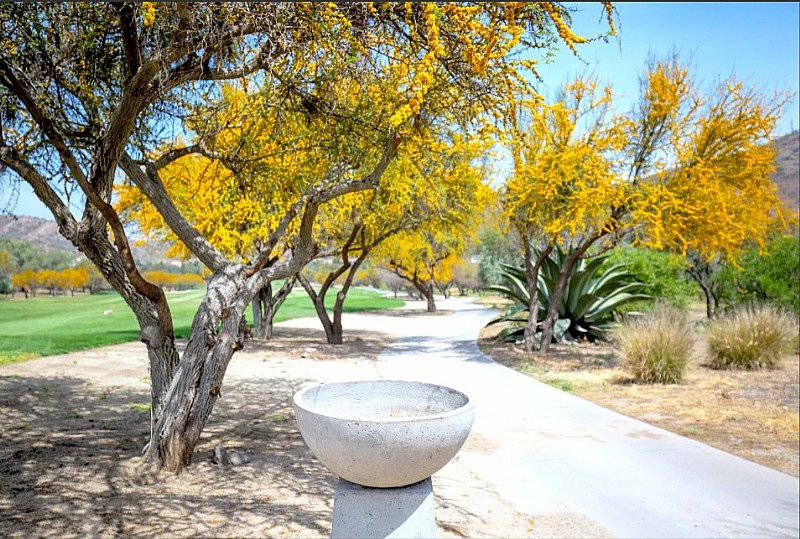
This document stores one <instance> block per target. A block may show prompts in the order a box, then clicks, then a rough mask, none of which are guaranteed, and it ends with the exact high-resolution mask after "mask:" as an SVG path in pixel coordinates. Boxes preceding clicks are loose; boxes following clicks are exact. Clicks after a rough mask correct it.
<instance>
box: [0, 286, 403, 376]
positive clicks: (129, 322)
mask: <svg viewBox="0 0 800 539" xmlns="http://www.w3.org/2000/svg"><path fill="white" fill-rule="evenodd" d="M204 293H205V290H190V291H185V292H172V293H168V294H167V298H168V300H169V304H170V308H171V309H172V316H173V319H174V320H175V334H176V336H178V337H187V336H188V334H189V328H190V326H191V323H192V318H193V317H194V314H195V312H196V311H197V306H198V305H199V304H200V300H201V299H202V297H203V294H204ZM334 297H335V296H334V294H333V293H329V294H328V298H329V299H330V300H331V303H332V302H333V299H334ZM402 305H403V302H402V301H401V300H397V299H391V298H385V297H383V296H382V295H380V294H379V293H377V292H374V291H368V290H359V289H354V290H351V291H350V293H349V294H348V297H347V301H346V302H345V307H344V310H345V312H356V311H366V310H372V309H388V308H392V307H399V306H402ZM303 316H316V314H315V312H314V307H313V305H312V304H311V301H310V300H309V299H308V296H307V295H306V293H305V292H304V291H303V290H295V291H294V292H292V294H291V295H290V296H289V297H288V298H287V299H286V302H285V303H284V304H283V305H282V306H281V308H280V310H279V311H278V314H277V315H276V317H275V321H276V322H280V321H283V320H289V319H291V318H299V317H303ZM247 317H248V320H252V317H251V313H249V312H248V315H247ZM138 338H139V327H138V325H137V323H136V318H135V317H134V316H133V313H132V312H131V310H130V309H129V308H128V306H127V305H126V304H125V302H123V301H122V299H121V298H120V297H119V296H118V295H117V294H116V293H106V294H97V295H93V296H75V297H69V296H59V297H56V298H52V297H36V298H29V299H21V298H20V297H19V296H18V297H17V298H16V299H13V300H11V299H0V364H3V363H10V362H13V361H21V360H24V359H30V358H34V357H40V356H50V355H54V354H63V353H66V352H74V351H77V350H85V349H88V348H95V347H97V346H104V345H108V344H118V343H123V342H129V341H135V340H137V339H138Z"/></svg>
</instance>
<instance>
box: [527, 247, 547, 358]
mask: <svg viewBox="0 0 800 539" xmlns="http://www.w3.org/2000/svg"><path fill="white" fill-rule="evenodd" d="M523 243H524V244H525V284H526V286H527V287H528V293H529V300H528V321H527V323H526V324H525V351H526V352H533V351H534V349H535V348H536V326H537V325H538V322H539V269H540V268H541V267H542V263H543V262H544V261H545V259H546V258H547V257H548V256H550V252H551V251H552V250H553V246H552V245H548V246H547V247H546V248H545V249H544V250H543V251H542V252H541V253H540V254H539V256H538V257H537V259H536V262H533V261H532V255H533V253H534V252H535V251H534V250H533V249H532V248H531V243H530V241H527V240H523Z"/></svg>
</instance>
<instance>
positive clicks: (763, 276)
mask: <svg viewBox="0 0 800 539" xmlns="http://www.w3.org/2000/svg"><path fill="white" fill-rule="evenodd" d="M735 277H736V282H737V284H738V290H739V291H740V294H741V295H742V296H743V298H744V300H746V301H747V300H753V299H755V300H761V301H762V302H763V301H769V302H770V303H773V304H776V305H779V306H780V307H782V308H785V309H789V310H791V311H792V312H794V313H795V314H800V239H798V236H797V235H794V236H779V237H776V238H773V239H771V240H770V241H769V242H768V243H767V245H766V246H765V248H764V249H763V250H759V249H758V248H757V247H753V248H751V249H749V250H748V251H746V252H745V254H744V256H743V257H742V261H741V271H740V272H738V273H737V274H736V275H735Z"/></svg>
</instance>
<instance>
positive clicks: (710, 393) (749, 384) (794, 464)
mask: <svg viewBox="0 0 800 539" xmlns="http://www.w3.org/2000/svg"><path fill="white" fill-rule="evenodd" d="M499 330H500V328H499V326H490V327H489V328H485V329H484V330H483V332H482V333H481V336H480V338H479V342H478V344H479V346H480V348H481V350H482V351H483V352H484V353H485V354H487V355H489V356H490V357H492V358H493V359H494V360H495V361H497V362H499V363H502V364H503V365H506V366H507V367H511V368H513V369H516V370H517V371H520V372H522V373H524V374H527V375H529V376H532V377H534V378H536V379H538V380H540V381H542V382H545V383H548V384H550V385H552V386H554V387H557V388H559V389H562V390H565V391H569V392H571V393H573V394H574V395H577V396H579V397H582V398H584V399H587V400H589V401H592V402H595V403H597V404H599V405H601V406H603V407H605V408H609V409H611V410H614V411H616V412H619V413H621V414H624V415H627V416H629V417H632V418H635V419H638V420H640V421H643V422H645V423H649V424H651V425H655V426H658V427H661V428H663V429H665V430H668V431H670V432H674V433H676V434H680V435H682V436H686V437H688V438H693V439H695V440H698V441H700V442H703V443H705V444H708V445H710V446H712V447H716V448H718V449H722V450H723V451H726V452H728V453H732V454H734V455H738V456H740V457H742V458H745V459H747V460H750V461H752V462H757V463H758V464H762V465H764V466H768V467H770V468H774V469H776V470H780V471H782V472H784V473H787V474H790V475H793V476H795V477H800V459H799V455H800V397H799V393H798V377H799V376H800V357H798V356H797V355H794V356H787V357H786V358H785V359H784V361H783V363H782V365H781V367H780V368H779V369H775V370H763V371H749V372H747V371H719V370H714V369H710V368H708V367H707V366H705V361H706V360H705V352H704V343H703V341H702V331H701V330H700V329H698V340H697V346H696V349H695V357H694V358H693V359H692V361H691V362H690V365H689V368H688V370H687V374H686V376H685V378H684V380H683V382H682V383H681V384H671V385H658V384H656V385H648V384H636V383H633V380H632V378H631V377H630V376H629V375H627V374H626V373H625V372H624V371H623V370H622V369H621V367H620V366H619V362H618V357H617V354H616V351H615V350H614V348H613V347H612V346H611V345H609V344H590V343H581V344H576V345H571V346H567V345H557V346H554V347H553V348H552V349H551V353H550V354H548V355H547V356H546V357H542V356H539V355H536V354H533V355H531V354H526V353H525V351H524V349H523V347H522V346H516V345H513V344H506V343H501V342H498V341H497V340H495V339H493V337H494V336H495V335H496V334H497V332H498V331H499Z"/></svg>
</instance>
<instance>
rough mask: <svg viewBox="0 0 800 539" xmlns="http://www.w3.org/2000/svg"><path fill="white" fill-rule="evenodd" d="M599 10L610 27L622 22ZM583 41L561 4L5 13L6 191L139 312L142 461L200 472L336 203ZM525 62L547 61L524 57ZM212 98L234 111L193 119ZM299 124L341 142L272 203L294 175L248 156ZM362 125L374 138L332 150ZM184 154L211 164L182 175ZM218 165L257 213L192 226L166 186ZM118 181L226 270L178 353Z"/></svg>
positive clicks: (233, 5) (282, 146) (125, 6)
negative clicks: (222, 413)
mask: <svg viewBox="0 0 800 539" xmlns="http://www.w3.org/2000/svg"><path fill="white" fill-rule="evenodd" d="M602 6H603V8H602V9H603V10H604V11H605V12H606V14H607V15H608V18H609V24H610V29H611V31H613V25H611V15H612V13H613V8H612V7H611V5H610V4H608V3H602ZM585 41H586V39H585V38H583V37H579V36H576V35H575V34H574V33H573V32H572V31H571V30H570V27H569V12H568V10H567V9H566V8H565V7H564V6H562V5H561V4H557V3H546V2H541V3H540V2H535V3H534V2H524V3H523V2H513V3H483V2H469V3H465V2H453V3H431V2H420V3H412V2H405V3H396V2H382V3H371V2H360V3H356V2H352V3H332V2H324V3H323V2H315V3H290V2H246V3H239V2H215V3H205V2H202V3H200V2H198V3H190V2H164V3H156V2H142V3H133V2H119V3H116V2H115V3H67V2H59V3H45V2H25V3H4V4H1V5H0V42H2V45H3V46H2V48H0V50H1V51H2V52H0V109H1V111H2V114H0V163H2V165H3V167H4V170H3V175H2V182H3V183H2V185H4V186H6V185H13V182H15V181H18V180H19V179H21V180H23V181H25V182H27V183H28V184H29V185H30V186H31V187H32V189H33V191H34V192H35V194H36V196H37V197H38V198H39V199H40V200H41V201H42V202H43V203H44V204H45V206H47V208H49V210H50V211H51V212H52V214H53V217H54V218H55V220H56V222H57V223H58V226H59V231H60V233H61V234H62V235H63V236H64V237H66V238H67V239H69V240H70V241H72V243H74V244H75V245H76V246H77V247H78V248H79V249H80V250H81V251H82V252H83V253H84V254H85V255H86V256H87V258H89V259H90V260H91V261H92V263H93V264H94V265H95V266H96V267H97V268H98V269H99V270H100V272H101V273H102V274H103V276H104V277H105V279H106V280H107V281H108V282H109V284H110V285H111V286H113V287H114V289H115V290H117V291H118V292H119V293H120V295H121V296H122V297H123V298H124V300H125V301H126V302H127V304H128V305H129V306H130V307H131V309H132V310H133V312H134V313H135V314H136V317H137V320H138V322H139V325H140V327H141V339H142V341H143V342H144V343H145V344H146V346H147V351H148V356H149V360H150V361H149V364H150V379H151V394H152V402H153V406H152V429H151V441H150V443H149V444H148V447H147V449H146V452H145V457H146V460H147V461H148V462H151V463H153V464H154V465H156V466H157V467H165V468H167V469H170V470H180V469H181V468H182V467H183V466H185V465H187V464H188V463H189V462H190V460H191V456H192V449H193V447H194V445H195V443H196V442H197V440H198V438H199V436H200V432H201V431H202V429H203V426H204V424H205V421H206V419H207V418H208V416H209V415H210V413H211V410H212V408H213V405H214V402H215V401H216V399H217V398H218V396H219V394H220V392H219V387H220V385H221V384H222V380H223V377H224V374H225V369H226V367H227V365H228V362H229V360H230V358H231V356H232V354H233V352H234V351H235V350H237V349H239V348H241V346H242V343H243V339H244V336H245V333H244V332H243V331H242V328H241V322H242V316H243V314H244V309H245V308H246V306H247V304H248V302H249V301H250V299H251V298H253V297H254V296H255V294H256V293H257V292H258V291H259V290H261V289H262V288H263V287H264V285H265V284H266V283H268V282H270V281H271V280H274V279H276V278H280V277H286V276H288V275H292V274H295V273H296V272H297V271H298V270H299V269H300V268H301V267H302V266H303V265H304V264H305V263H306V262H307V261H308V260H309V259H310V258H311V257H313V256H314V253H315V252H316V249H317V246H316V244H315V236H314V229H315V222H316V220H317V217H318V215H319V212H320V209H321V207H322V206H324V205H325V204H326V203H328V202H330V201H333V200H334V199H336V198H338V197H340V196H343V195H346V194H349V193H357V192H362V191H368V190H373V189H375V188H376V186H378V183H379V181H380V179H381V177H382V176H383V174H384V173H385V172H386V171H387V169H388V167H389V165H390V164H391V162H392V161H393V159H394V158H395V156H396V155H397V153H398V150H399V148H400V146H401V142H402V141H403V140H404V139H408V138H409V137H410V136H411V133H413V132H414V130H415V129H418V128H425V127H426V126H430V125H435V124H436V122H437V121H438V120H439V119H441V118H442V116H440V113H444V112H446V111H449V113H450V116H449V118H454V117H460V118H463V119H464V121H470V120H471V119H473V118H477V117H478V116H480V115H495V114H496V115H497V116H502V115H503V113H504V112H505V111H506V109H507V106H508V104H509V103H510V102H511V99H512V97H513V96H515V95H519V94H520V93H522V92H525V91H528V92H529V91H532V90H533V88H532V87H531V82H530V79H529V78H528V77H527V75H528V74H530V73H531V72H532V71H535V60H537V59H539V58H540V57H542V56H544V55H545V54H546V53H547V51H548V50H550V49H551V48H552V47H554V46H555V45H556V44H557V43H566V45H567V46H569V47H575V46H576V45H580V44H581V43H582V42H585ZM524 51H535V52H538V53H541V54H540V56H538V57H534V58H530V57H528V58H524V59H521V57H520V56H519V55H518V53H520V52H524ZM224 81H238V82H237V83H236V84H232V85H231V86H230V88H233V89H234V90H235V91H236V92H239V91H242V92H247V91H248V89H250V88H252V89H253V93H254V94H257V95H258V99H261V100H262V103H261V104H259V103H258V99H256V100H255V101H251V100H249V99H244V100H243V101H241V103H242V104H243V105H246V107H247V112H248V113H247V115H245V116H242V115H238V114H232V115H227V114H228V113H229V112H231V111H235V110H236V108H237V107H239V106H240V104H239V102H237V99H238V98H237V99H234V97H235V96H227V97H226V95H225V92H226V91H227V90H225V89H224V87H223V86H222V85H221V83H222V82H224ZM256 88H257V89H258V90H257V92H256V91H255V89H256ZM345 90H346V91H345ZM226 100H227V101H226ZM209 103H211V104H214V105H219V106H220V109H219V111H217V112H213V113H208V114H206V115H205V117H204V118H203V117H200V116H198V114H197V112H198V110H202V107H204V106H207V105H208V104H209ZM226 107H227V108H226ZM252 113H255V114H252ZM449 118H448V119H449ZM303 120H305V122H306V124H303V123H302V122H303ZM251 122H256V123H258V122H266V123H267V124H268V125H271V126H272V128H273V129H272V132H271V134H270V135H269V137H268V138H267V139H266V140H265V139H263V138H262V139H261V140H259V139H258V138H254V139H253V140H248V138H247V137H246V136H245V137H242V136H241V135H242V134H247V133H250V124H251ZM284 126H287V128H291V130H302V129H304V128H308V130H309V131H310V130H312V129H313V130H314V131H315V132H316V133H317V134H319V133H322V132H324V134H325V135H326V136H327V135H329V136H327V138H325V139H324V140H326V141H328V143H329V145H325V144H321V145H320V146H319V148H318V153H313V152H311V153H309V151H306V149H305V148H301V149H300V153H299V154H297V157H298V161H301V163H300V169H299V170H300V171H302V173H301V174H300V176H301V177H304V178H305V181H306V183H305V184H301V185H300V186H299V187H298V188H297V189H294V190H291V189H286V190H281V191H280V192H276V191H275V190H272V191H266V190H264V191H261V190H260V189H262V186H261V185H260V180H259V181H255V179H258V178H265V177H270V178H271V179H274V178H275V177H278V178H280V177H281V173H282V172H283V171H282V169H281V165H280V163H281V161H280V160H279V159H274V158H273V159H267V160H264V161H262V160H255V161H249V159H251V158H256V157H261V155H259V153H260V152H256V151H253V150H254V149H255V148H257V147H258V145H259V144H264V143H265V142H272V143H274V144H273V145H270V144H268V143H267V144H265V145H264V147H263V149H264V150H265V151H266V152H267V153H269V152H272V153H271V155H273V156H275V150H276V149H277V150H278V151H286V150H289V151H290V152H291V154H293V153H294V152H296V151H298V148H297V147H294V146H292V145H291V144H289V142H290V141H288V140H287V139H285V138H282V134H283V132H282V131H280V128H283V127H284ZM348 130H349V132H351V133H352V132H353V131H357V132H358V134H359V136H358V137H354V138H349V137H345V138H344V139H337V137H336V135H337V134H347V133H348ZM257 131H258V130H257ZM257 131H254V134H255V133H256V132H257ZM267 132H269V131H267ZM234 143H235V144H236V145H237V146H236V148H233V147H231V146H230V145H231V144H234ZM239 143H242V144H241V152H240V151H238V145H239ZM287 144H288V146H287ZM232 149H233V150H235V151H231V150H232ZM188 154H199V155H200V156H202V158H201V157H196V158H193V161H191V162H189V163H188V164H187V163H185V162H184V163H180V164H179V160H180V159H181V158H182V157H185V156H187V155H188ZM220 154H223V155H220ZM291 154H290V155H287V156H286V157H287V159H289V158H291V157H292V155H291ZM222 156H224V157H226V158H228V162H227V163H225V162H224V161H225V160H224V159H218V158H219V157H222ZM203 159H210V160H212V161H213V162H214V163H216V161H222V165H224V167H225V168H226V169H228V170H229V171H230V172H231V174H230V175H228V173H227V172H223V171H222V169H219V171H220V172H219V178H218V180H219V181H218V182H217V183H216V184H214V185H213V189H212V192H213V193H214V194H216V196H218V197H222V198H225V197H228V198H230V199H236V200H241V201H242V204H241V206H239V207H237V208H233V206H231V207H229V208H228V209H229V210H230V213H229V214H225V213H224V212H213V213H212V212H209V213H203V212H202V209H200V210H199V211H195V212H189V211H188V210H187V208H186V207H181V205H180V204H179V202H180V201H179V200H175V199H173V198H172V196H171V194H170V191H169V190H168V189H167V188H166V187H165V183H169V177H170V176H172V175H176V176H179V175H180V174H181V173H182V171H186V172H190V173H191V175H192V176H194V175H195V174H200V173H201V172H202V173H205V171H207V170H209V169H208V166H207V164H208V162H206V161H203ZM262 165H263V166H266V167H267V169H268V170H266V171H264V170H259V167H260V166H262ZM213 166H218V165H216V164H214V165H213ZM173 167H177V168H173ZM120 169H122V170H123V171H124V173H125V175H127V177H128V178H129V181H131V182H133V183H134V184H136V186H137V187H138V188H139V189H140V190H141V191H142V192H143V193H144V194H145V196H146V197H147V199H148V203H150V204H152V206H153V208H155V209H156V210H157V212H158V214H159V216H160V217H159V218H160V219H163V222H164V223H166V224H167V226H168V227H169V234H173V235H174V237H175V238H178V239H179V240H180V242H181V243H183V244H184V245H185V246H186V247H187V249H188V250H189V251H191V252H192V254H194V255H195V256H196V257H197V259H198V260H200V261H201V262H202V263H203V264H204V265H205V266H206V267H207V268H208V269H209V270H210V272H211V278H210V281H209V284H208V293H207V295H206V297H205V298H204V300H203V302H202V303H201V305H200V308H199V310H198V313H197V316H196V317H195V319H194V322H193V326H192V331H191V336H190V338H189V342H188V344H187V346H186V349H185V352H183V353H182V354H179V353H178V351H177V348H176V346H175V343H174V331H173V325H172V316H171V313H170V311H169V306H168V304H167V302H166V299H165V296H164V291H163V289H162V288H161V287H160V286H158V285H156V284H155V283H153V282H151V281H149V280H148V279H147V278H146V276H144V275H143V274H142V272H140V271H139V268H138V267H137V266H136V263H135V261H134V260H133V257H132V256H131V252H130V239H129V237H128V233H127V231H126V229H125V226H124V224H123V221H122V219H121V217H120V215H119V213H118V212H117V210H116V209H115V208H114V206H113V204H112V203H113V198H112V195H113V188H114V185H115V182H117V180H118V178H119V176H120V175H119V174H118V172H119V170H120ZM293 172H297V170H295V171H293ZM293 177H294V178H296V175H294V174H293ZM209 179H215V178H209ZM212 183H213V182H212ZM196 185H197V184H196V183H194V184H192V185H190V187H192V186H196ZM201 194H202V195H205V194H206V193H200V191H195V193H194V195H195V197H196V198H197V200H198V202H201V198H202V197H201V196H200V195H201ZM187 196H192V195H191V194H188V195H187ZM283 196H286V197H288V198H287V199H286V200H284V199H283V198H282V197H283ZM237 197H240V198H237ZM273 202H274V203H275V204H274V206H270V204H272V203H273ZM76 204H77V209H76V210H75V211H74V213H73V208H76ZM265 204H266V205H267V209H266V211H264V210H263V208H262V206H263V205H265ZM200 206H201V207H202V204H200ZM287 206H288V209H285V211H284V213H283V214H282V215H280V209H281V207H283V208H286V207H287ZM128 207H130V208H132V206H127V207H126V208H128ZM260 212H263V215H257V214H259V213H260ZM254 214H256V216H257V217H258V218H257V219H254V220H253V219H252V217H253V215H254ZM276 214H277V215H280V217H279V218H277V220H276V219H275V217H274V216H275V215H276ZM228 216H230V219H231V220H232V221H234V222H235V223H236V224H237V225H238V224H241V226H234V227H231V228H230V229H229V230H228V232H230V233H227V232H226V234H225V235H224V236H220V237H214V234H213V231H212V230H211V229H212V227H213V225H212V224H211V223H206V222H205V220H206V219H211V220H212V221H213V220H214V219H219V218H220V217H222V218H228ZM267 216H269V218H265V217H267ZM276 223H277V224H276ZM226 224H227V223H226ZM253 226H255V227H258V226H262V227H264V228H262V229H260V230H258V229H255V230H254V229H251V227H253ZM241 229H244V230H241ZM257 235H261V237H259V238H256V236H257ZM251 240H252V241H253V244H252V245H249V244H248V243H249V242H250V241H251Z"/></svg>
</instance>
